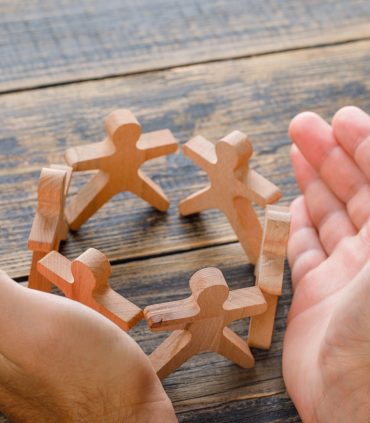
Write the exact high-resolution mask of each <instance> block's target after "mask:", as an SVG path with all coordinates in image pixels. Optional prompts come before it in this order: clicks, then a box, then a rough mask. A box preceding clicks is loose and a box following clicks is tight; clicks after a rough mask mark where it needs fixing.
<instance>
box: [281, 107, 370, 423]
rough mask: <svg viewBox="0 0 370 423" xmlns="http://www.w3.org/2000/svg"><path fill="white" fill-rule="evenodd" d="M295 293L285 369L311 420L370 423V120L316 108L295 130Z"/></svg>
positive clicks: (348, 110)
mask: <svg viewBox="0 0 370 423" xmlns="http://www.w3.org/2000/svg"><path fill="white" fill-rule="evenodd" d="M289 133H290V137H291V139H292V141H293V145H292V149H291V158H292V163H293V168H294V172H295V175H296V179H297V183H298V185H299V188H300V190H301V191H302V195H301V196H300V197H298V198H297V199H296V200H295V201H294V202H293V203H292V205H291V213H292V231H291V236H290V240H289V245H288V259H289V264H290V266H291V269H292V283H293V290H294V295H293V300H292V306H291V310H290V313H289V318H288V327H287V331H286V335H285V340H284V351H283V373H284V380H285V383H286V386H287V389H288V392H289V394H290V396H291V397H292V399H293V401H294V403H295V405H296V407H297V409H298V411H299V413H300V415H301V417H302V419H303V421H304V422H325V423H326V422H336V423H341V422H343V423H349V422H355V423H362V422H364V423H369V422H370V117H369V116H368V115H367V114H366V113H365V112H363V111H362V110H360V109H357V108H355V107H345V108H343V109H341V110H339V111H338V112H337V113H336V115H335V116H334V118H333V121H332V124H331V125H329V124H328V123H326V122H325V121H324V120H323V119H322V118H320V116H318V115H316V114H314V113H311V112H306V113H302V114H300V115H298V116H296V117H295V118H294V119H293V121H292V122H291V125H290V129H289Z"/></svg>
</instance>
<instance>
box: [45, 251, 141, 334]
mask: <svg viewBox="0 0 370 423" xmlns="http://www.w3.org/2000/svg"><path fill="white" fill-rule="evenodd" d="M38 270H39V272H40V273H41V274H42V275H43V276H44V277H45V278H46V279H48V280H49V281H50V282H52V283H53V284H54V285H56V286H57V287H58V288H59V289H60V290H61V291H62V292H63V293H64V295H65V296H66V297H67V298H71V299H72V300H75V301H78V302H80V303H82V304H85V305H86V306H88V307H90V308H92V309H94V310H96V311H98V312H99V313H101V314H103V315H104V316H106V317H107V318H108V319H110V320H111V321H112V322H114V323H116V324H117V325H118V326H119V327H120V328H121V329H123V330H125V331H128V330H129V329H130V328H132V327H133V326H134V325H136V323H138V322H139V321H140V320H141V319H142V318H143V312H142V310H141V309H140V308H139V307H137V306H136V305H135V304H133V303H131V302H130V301H129V300H127V299H126V298H124V297H122V296H121V295H120V294H118V293H117V292H115V291H114V290H113V289H111V287H110V285H109V282H108V278H109V276H110V275H111V272H112V271H111V266H110V263H109V261H108V259H107V257H106V256H105V255H104V254H103V253H101V252H100V251H98V250H95V249H94V248H89V249H88V250H86V251H85V252H84V253H83V254H81V255H80V256H79V257H77V259H75V260H73V261H72V262H71V261H70V260H68V259H67V258H66V257H64V256H63V255H62V254H60V253H58V252H57V251H52V252H51V253H49V254H48V255H46V256H45V257H44V258H43V259H42V260H40V261H39V262H38Z"/></svg>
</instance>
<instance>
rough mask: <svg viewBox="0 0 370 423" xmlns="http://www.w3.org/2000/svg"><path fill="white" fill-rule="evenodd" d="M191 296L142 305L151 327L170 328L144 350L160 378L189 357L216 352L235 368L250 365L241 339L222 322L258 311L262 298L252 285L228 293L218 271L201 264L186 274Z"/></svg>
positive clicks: (226, 322)
mask: <svg viewBox="0 0 370 423" xmlns="http://www.w3.org/2000/svg"><path fill="white" fill-rule="evenodd" d="M190 289H191V292H192V295H191V296H190V297H189V298H186V299H184V300H180V301H173V302H168V303H162V304H155V305H151V306H148V307H146V308H145V310H144V316H145V318H146V320H147V323H148V325H149V327H150V329H151V330H152V331H164V330H174V332H173V333H172V334H171V335H170V336H169V337H168V338H167V339H166V340H165V341H164V342H163V343H162V344H160V345H159V346H158V348H157V349H156V350H154V351H153V352H152V354H151V355H150V360H151V363H152V365H153V367H154V369H155V371H156V372H157V375H158V376H159V378H161V379H163V378H165V377H166V376H168V375H169V374H170V373H172V372H173V371H175V370H176V369H177V368H178V367H180V366H181V365H182V364H183V363H184V362H185V361H187V360H188V359H189V358H190V357H192V356H194V355H196V354H199V353H202V352H208V351H213V352H217V353H219V354H221V355H223V356H225V357H226V358H228V359H229V360H231V361H233V362H234V363H236V364H238V365H239V366H241V367H244V368H249V367H253V365H254V358H253V356H252V354H251V352H250V350H249V347H248V345H247V343H246V342H245V341H244V340H243V339H241V338H240V337H239V336H238V335H237V334H236V333H235V332H233V331H232V330H231V329H229V328H228V327H227V325H229V324H230V323H231V322H232V321H234V320H239V319H242V318H244V317H247V316H252V315H255V314H259V313H263V312H264V311H265V310H266V307H267V305H266V302H265V299H264V297H263V295H262V292H261V290H260V289H259V288H258V287H257V286H253V287H250V288H243V289H237V290H234V291H231V292H229V288H228V286H227V283H226V281H225V279H224V277H223V275H222V273H221V271H220V270H218V269H216V268H206V269H202V270H200V271H198V272H196V273H195V274H194V275H193V276H192V278H191V279H190Z"/></svg>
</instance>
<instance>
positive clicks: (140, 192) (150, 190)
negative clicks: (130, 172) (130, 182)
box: [130, 170, 170, 212]
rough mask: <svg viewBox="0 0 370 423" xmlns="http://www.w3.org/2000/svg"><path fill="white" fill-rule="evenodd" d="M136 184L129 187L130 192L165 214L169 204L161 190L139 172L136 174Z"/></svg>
mask: <svg viewBox="0 0 370 423" xmlns="http://www.w3.org/2000/svg"><path fill="white" fill-rule="evenodd" d="M138 178H139V181H138V183H136V184H135V186H133V187H130V191H131V192H132V193H133V194H135V195H137V196H138V197H140V198H142V199H143V200H144V201H146V202H147V203H149V204H150V205H151V206H152V207H154V208H156V209H157V210H159V211H162V212H165V211H167V210H168V207H169V206H170V202H169V201H168V198H167V197H166V194H165V193H164V192H163V191H162V188H161V187H160V186H159V185H157V184H156V183H155V182H153V181H152V180H151V179H150V178H149V177H148V176H146V175H145V174H144V173H143V172H142V171H141V170H139V172H138Z"/></svg>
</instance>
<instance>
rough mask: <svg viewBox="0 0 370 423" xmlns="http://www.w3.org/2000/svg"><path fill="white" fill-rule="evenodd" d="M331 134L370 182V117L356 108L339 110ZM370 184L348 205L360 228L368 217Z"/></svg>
mask: <svg viewBox="0 0 370 423" xmlns="http://www.w3.org/2000/svg"><path fill="white" fill-rule="evenodd" d="M332 126H333V133H334V136H335V138H336V140H337V142H338V143H339V144H340V145H341V146H342V147H343V148H344V149H345V150H346V151H347V153H348V154H349V155H350V156H351V157H352V158H353V160H354V161H355V163H356V164H357V165H358V166H359V168H360V169H361V171H362V172H363V173H364V175H366V177H367V178H368V181H370V116H369V115H368V114H367V113H365V112H364V111H362V110H361V109H358V108H357V107H353V106H348V107H343V108H342V109H340V110H339V111H338V112H337V113H336V114H335V116H334V118H333V122H332ZM369 200H370V184H367V185H365V186H364V187H363V188H361V189H360V191H359V192H358V193H357V195H356V196H355V197H354V198H353V199H352V200H351V201H350V202H349V203H348V205H347V207H348V209H349V211H350V214H351V215H353V216H356V222H357V226H358V227H359V226H362V224H363V223H364V222H365V221H366V219H367V218H368V217H369V216H370V201H369Z"/></svg>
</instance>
